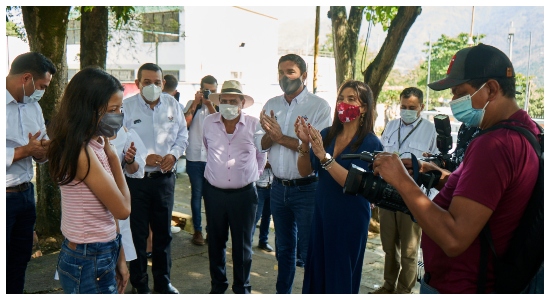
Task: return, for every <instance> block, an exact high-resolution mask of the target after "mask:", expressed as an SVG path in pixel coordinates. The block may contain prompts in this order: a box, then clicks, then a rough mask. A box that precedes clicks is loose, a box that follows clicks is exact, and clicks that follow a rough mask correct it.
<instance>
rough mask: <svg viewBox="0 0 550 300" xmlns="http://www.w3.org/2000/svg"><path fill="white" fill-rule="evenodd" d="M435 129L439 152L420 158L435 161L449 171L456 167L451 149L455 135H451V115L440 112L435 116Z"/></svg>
mask: <svg viewBox="0 0 550 300" xmlns="http://www.w3.org/2000/svg"><path fill="white" fill-rule="evenodd" d="M434 125H435V131H436V132H437V139H436V142H437V149H438V150H439V154H432V155H430V156H428V157H423V158H421V159H420V160H422V161H426V162H433V163H434V164H436V165H437V166H438V167H440V168H442V169H446V170H449V171H451V172H452V171H454V170H455V169H456V167H457V166H456V163H455V162H454V161H453V160H452V159H451V154H449V150H451V148H453V137H452V136H451V121H450V120H449V116H447V115H443V114H439V115H435V116H434Z"/></svg>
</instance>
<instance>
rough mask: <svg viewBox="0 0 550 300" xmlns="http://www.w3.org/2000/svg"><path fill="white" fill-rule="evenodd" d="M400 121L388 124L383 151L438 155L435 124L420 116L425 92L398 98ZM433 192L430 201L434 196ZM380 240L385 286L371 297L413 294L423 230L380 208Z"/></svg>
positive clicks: (415, 91) (412, 91) (408, 91)
mask: <svg viewBox="0 0 550 300" xmlns="http://www.w3.org/2000/svg"><path fill="white" fill-rule="evenodd" d="M399 98H400V100H401V118H400V119H396V120H392V121H390V122H389V123H388V125H387V126H386V128H385V129H384V132H383V133H382V138H381V139H382V145H383V146H384V151H386V152H389V153H392V152H394V153H399V154H405V153H407V152H410V153H412V154H414V155H416V156H417V157H422V153H423V152H429V153H437V152H438V149H437V144H436V137H437V135H436V131H435V126H434V124H432V123H430V122H429V121H428V120H425V119H423V118H421V117H420V113H421V112H422V110H423V109H424V103H423V93H422V91H421V90H420V89H418V88H415V87H408V88H406V89H404V90H403V91H402V92H401V94H400V95H399ZM435 192H437V191H434V192H432V194H431V195H430V196H431V197H430V198H433V196H435ZM379 212H380V241H381V242H382V249H383V250H384V253H385V254H386V255H385V258H384V285H382V286H381V287H380V288H378V289H377V290H375V291H373V292H372V294H392V293H397V294H410V293H411V290H412V288H413V287H414V285H415V283H416V271H417V262H418V245H419V243H420V235H421V234H422V230H421V229H420V227H419V226H418V224H416V223H414V222H413V221H412V219H411V217H410V216H409V215H406V214H404V213H402V212H400V211H390V210H387V209H380V210H379Z"/></svg>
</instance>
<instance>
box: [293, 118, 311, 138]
mask: <svg viewBox="0 0 550 300" xmlns="http://www.w3.org/2000/svg"><path fill="white" fill-rule="evenodd" d="M294 132H295V133H296V136H297V137H298V138H299V139H300V140H301V141H302V144H308V145H309V142H310V141H309V127H308V124H307V123H306V120H305V119H304V118H302V117H301V116H298V118H296V122H294Z"/></svg>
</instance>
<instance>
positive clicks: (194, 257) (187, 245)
mask: <svg viewBox="0 0 550 300" xmlns="http://www.w3.org/2000/svg"><path fill="white" fill-rule="evenodd" d="M189 199H190V186H189V179H188V177H187V174H178V179H177V182H176V199H175V204H174V211H177V212H181V213H184V214H189V215H191V207H190V205H189ZM205 220H206V217H205V216H204V206H203V217H202V222H203V227H204V225H205ZM186 228H188V227H186ZM191 238H192V234H191V233H190V232H187V231H184V230H182V231H180V232H179V233H176V234H174V238H173V241H172V271H171V279H172V284H173V285H174V286H175V287H176V288H177V289H179V291H180V293H182V294H206V293H208V292H209V291H210V275H209V272H208V253H207V246H196V245H193V244H192V243H191ZM254 241H255V243H254V249H253V250H254V255H253V257H252V273H251V279H250V282H251V285H252V293H256V294H273V293H275V282H276V280H277V261H276V260H275V255H274V253H267V252H264V251H262V250H260V249H258V248H256V247H255V246H256V244H257V241H258V230H256V236H255V239H254ZM269 243H270V244H271V245H272V246H274V244H275V242H274V234H273V230H272V233H270V235H269ZM231 250H232V249H231V242H229V244H228V248H227V272H228V276H227V277H228V279H229V282H230V285H231V282H232V276H233V275H232V274H233V272H232V271H233V270H232V259H231ZM383 254H384V253H383V251H382V246H381V244H380V239H379V237H378V235H372V236H369V239H368V243H367V249H366V251H365V259H364V263H363V277H362V280H361V289H360V293H361V294H366V293H368V292H370V291H372V290H374V289H376V288H378V285H381V284H382V282H383V268H384V256H383ZM57 256H58V253H57V252H55V253H51V254H48V255H44V256H42V257H39V258H35V259H32V260H31V261H30V263H29V265H28V268H27V277H26V284H25V291H26V293H46V294H52V293H53V294H55V293H62V292H63V291H62V289H61V287H60V284H59V282H58V281H56V280H54V279H53V277H54V273H55V266H56V264H57ZM303 274H304V272H303V269H302V268H297V270H296V276H295V279H294V286H293V293H295V294H299V293H301V290H302V281H303ZM149 278H152V275H151V268H150V267H149ZM128 286H129V287H128V289H127V291H126V292H127V293H130V292H131V287H130V284H128ZM149 287H150V288H151V289H153V283H152V281H150V283H149ZM418 290H419V284H418V283H417V284H416V286H415V289H414V290H413V292H414V293H418ZM226 293H232V292H231V289H230V288H229V289H228V291H227V292H226Z"/></svg>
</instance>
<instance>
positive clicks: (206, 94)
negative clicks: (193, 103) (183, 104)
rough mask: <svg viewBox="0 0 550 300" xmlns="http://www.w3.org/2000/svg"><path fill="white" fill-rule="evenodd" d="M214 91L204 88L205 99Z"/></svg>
mask: <svg viewBox="0 0 550 300" xmlns="http://www.w3.org/2000/svg"><path fill="white" fill-rule="evenodd" d="M211 93H212V92H210V90H204V91H202V96H203V97H204V99H208V96H210V94H211Z"/></svg>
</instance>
